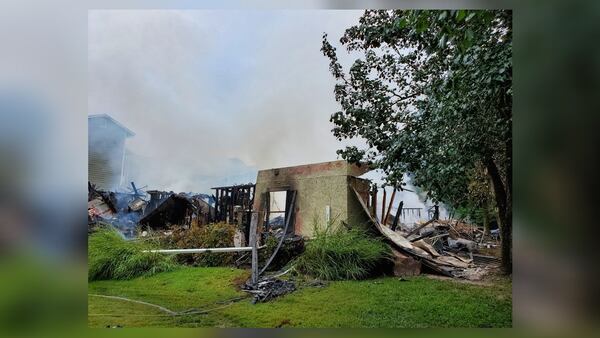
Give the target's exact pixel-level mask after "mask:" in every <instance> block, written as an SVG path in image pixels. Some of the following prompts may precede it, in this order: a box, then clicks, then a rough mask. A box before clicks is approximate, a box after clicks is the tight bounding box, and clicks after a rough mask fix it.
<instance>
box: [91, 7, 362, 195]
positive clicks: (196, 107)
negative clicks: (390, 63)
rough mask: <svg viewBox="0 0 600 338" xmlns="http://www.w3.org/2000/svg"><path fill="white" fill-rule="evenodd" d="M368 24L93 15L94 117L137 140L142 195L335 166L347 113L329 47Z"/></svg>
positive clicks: (277, 15) (318, 15)
mask: <svg viewBox="0 0 600 338" xmlns="http://www.w3.org/2000/svg"><path fill="white" fill-rule="evenodd" d="M361 14H362V11H350V10H339V11H324V10H318V11H313V10H305V11H253V10H246V11H235V10H232V11H223V10H221V11H219V10H217V11H205V10H185V11H171V10H96V11H90V12H89V15H88V19H89V20H88V28H89V31H88V62H89V64H88V83H89V85H88V108H89V109H88V110H89V114H99V113H106V114H109V115H111V116H112V117H114V118H115V119H116V120H118V121H119V122H121V123H123V124H124V125H125V126H127V127H128V128H129V129H131V130H132V131H134V132H135V133H136V135H135V136H134V137H133V138H131V139H129V140H128V148H129V149H130V150H131V152H132V153H134V154H135V155H136V156H137V157H136V158H137V159H138V160H139V159H141V161H144V163H146V164H147V165H144V166H143V168H144V170H141V173H140V174H139V176H140V177H139V179H140V180H142V182H139V183H138V185H140V184H143V185H149V186H153V187H156V188H160V189H173V190H182V191H198V190H203V189H206V188H207V186H206V185H207V184H208V185H210V184H214V185H217V184H222V183H226V184H233V183H247V180H248V178H250V179H251V178H252V176H253V177H254V178H255V175H256V171H257V170H260V169H267V168H273V167H282V166H292V165H299V164H306V163H313V162H323V161H332V160H336V159H337V155H336V153H335V151H336V150H337V149H338V148H340V147H341V144H340V143H339V142H338V141H337V140H336V139H335V138H334V137H333V136H332V133H331V128H332V124H331V123H330V122H329V117H330V115H331V114H332V113H333V112H335V111H336V110H339V106H338V104H337V103H336V102H335V99H334V96H333V86H334V80H333V78H332V76H331V74H330V73H329V68H328V67H329V63H328V59H327V58H326V57H325V56H323V55H322V53H321V51H320V48H321V40H322V35H323V33H324V32H326V33H328V34H329V36H331V37H332V38H333V39H334V40H337V39H339V37H340V36H341V35H342V34H343V32H344V30H345V29H346V28H348V27H350V26H351V25H353V24H355V23H356V22H357V20H358V18H359V17H360V15H361ZM348 61H351V59H350V56H348ZM151 168H152V169H151ZM231 177H233V178H231ZM236 178H237V179H238V180H240V182H234V181H232V179H233V180H235V179H236ZM244 180H245V181H246V182H243V181H244Z"/></svg>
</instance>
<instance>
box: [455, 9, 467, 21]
mask: <svg viewBox="0 0 600 338" xmlns="http://www.w3.org/2000/svg"><path fill="white" fill-rule="evenodd" d="M465 16H467V11H465V10H464V9H461V10H459V11H457V12H456V21H458V22H461V21H462V20H463V19H464V18H465Z"/></svg>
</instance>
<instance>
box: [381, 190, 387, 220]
mask: <svg viewBox="0 0 600 338" xmlns="http://www.w3.org/2000/svg"><path fill="white" fill-rule="evenodd" d="M382 189H383V200H382V201H381V218H379V219H380V220H381V224H385V223H384V222H383V219H384V218H385V200H386V194H387V192H386V190H385V187H383V188H382Z"/></svg>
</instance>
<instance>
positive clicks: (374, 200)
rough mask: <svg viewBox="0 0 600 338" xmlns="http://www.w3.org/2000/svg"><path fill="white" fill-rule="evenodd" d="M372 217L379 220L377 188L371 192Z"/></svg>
mask: <svg viewBox="0 0 600 338" xmlns="http://www.w3.org/2000/svg"><path fill="white" fill-rule="evenodd" d="M371 215H372V216H373V217H374V218H377V186H374V187H373V190H372V191H371Z"/></svg>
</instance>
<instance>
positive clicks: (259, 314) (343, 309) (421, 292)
mask: <svg viewBox="0 0 600 338" xmlns="http://www.w3.org/2000/svg"><path fill="white" fill-rule="evenodd" d="M248 274H249V272H248V271H246V270H238V269H231V268H181V269H179V270H177V271H172V272H166V273H160V274H157V275H155V276H152V277H146V278H137V279H133V280H129V281H112V280H111V281H96V282H91V283H89V287H88V291H89V294H90V296H88V325H89V326H90V327H106V326H115V325H119V326H122V327H150V326H152V327H349V328H355V327H510V326H512V319H511V318H512V298H511V284H510V282H508V281H499V282H497V283H496V284H495V285H494V286H478V285H472V284H465V283H458V282H455V281H451V280H437V279H431V278H427V277H413V278H409V279H408V280H406V281H401V280H399V279H398V278H395V277H383V278H377V279H371V280H364V281H341V282H331V283H329V284H328V285H326V286H324V287H319V288H317V287H309V286H307V287H302V288H301V289H300V290H297V291H295V292H293V293H291V294H288V295H285V296H283V297H280V298H278V299H275V300H273V301H270V302H268V303H260V304H252V303H251V299H250V298H245V299H242V300H239V298H240V297H247V294H246V293H244V292H242V291H239V290H238V289H237V288H236V286H235V285H236V283H238V284H239V282H240V281H244V280H245V279H246V278H247V277H248ZM95 295H107V296H119V297H126V298H129V299H134V300H138V301H144V302H148V303H152V304H156V305H160V306H162V307H165V308H167V309H169V310H172V311H175V312H181V311H185V310H189V309H197V310H210V311H208V312H206V313H200V314H199V313H196V314H183V315H175V316H173V315H170V314H168V313H166V312H164V311H161V310H160V309H158V308H155V307H152V306H149V305H145V304H140V303H133V302H129V301H126V300H120V299H109V298H104V297H98V296H95ZM235 299H238V301H235V302H231V300H235Z"/></svg>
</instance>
